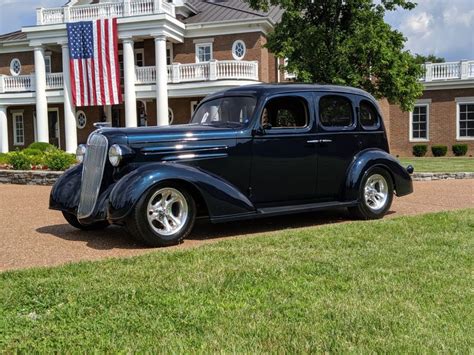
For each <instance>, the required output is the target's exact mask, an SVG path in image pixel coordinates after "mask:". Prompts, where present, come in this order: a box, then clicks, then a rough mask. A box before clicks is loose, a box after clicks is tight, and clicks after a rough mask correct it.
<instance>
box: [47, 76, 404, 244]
mask: <svg viewBox="0 0 474 355" xmlns="http://www.w3.org/2000/svg"><path fill="white" fill-rule="evenodd" d="M77 158H78V160H79V162H81V164H79V165H77V166H75V167H73V168H71V169H69V170H68V171H66V172H65V173H64V174H63V175H62V176H61V177H60V178H59V179H58V181H57V182H56V184H55V185H54V187H53V189H52V192H51V198H50V208H52V209H56V210H60V211H62V213H63V214H64V217H65V218H66V220H67V221H68V222H69V223H70V224H71V225H73V226H74V227H77V228H81V229H85V230H90V229H98V228H105V227H107V226H108V225H109V224H118V225H124V226H126V228H127V229H128V230H129V232H130V233H131V234H132V235H133V236H135V237H136V238H138V239H139V240H141V241H143V242H145V243H147V244H148V245H151V246H166V245H172V244H176V243H179V242H181V241H182V240H183V238H185V237H186V236H187V235H188V234H189V233H190V232H191V231H192V228H193V225H194V222H195V220H196V218H207V219H208V220H210V221H211V222H212V223H217V222H224V221H236V220H243V219H250V218H260V217H267V216H276V215H284V214H289V213H299V212H306V211H317V210H321V209H327V208H332V207H346V208H348V209H349V211H350V212H351V214H352V215H354V216H355V217H357V218H362V219H375V218H381V217H382V216H384V215H385V213H386V212H387V211H388V209H389V208H390V205H391V203H392V199H393V195H394V193H395V194H397V195H398V196H403V195H407V194H409V193H411V192H412V191H413V186H412V181H411V178H410V173H411V172H412V170H413V168H412V167H407V168H403V167H402V166H400V164H399V162H398V161H397V160H396V159H395V158H394V157H393V156H391V155H390V154H389V148H388V143H387V135H386V132H385V129H384V124H383V120H382V115H381V112H380V109H379V107H378V105H377V102H376V100H375V99H374V98H373V97H372V96H371V95H369V94H368V93H367V92H365V91H362V90H359V89H354V88H350V87H340V86H323V85H300V84H291V85H252V86H243V87H239V88H235V89H230V90H227V91H223V92H220V93H217V94H214V95H211V96H208V97H206V98H205V99H204V100H203V101H202V102H201V103H200V104H199V106H198V108H197V109H196V111H195V113H194V115H193V117H192V119H191V122H190V123H189V124H184V125H173V126H166V127H139V128H105V127H103V128H100V129H98V130H96V131H95V132H93V133H92V134H91V135H90V136H89V139H88V141H87V145H81V146H79V147H78V150H77Z"/></svg>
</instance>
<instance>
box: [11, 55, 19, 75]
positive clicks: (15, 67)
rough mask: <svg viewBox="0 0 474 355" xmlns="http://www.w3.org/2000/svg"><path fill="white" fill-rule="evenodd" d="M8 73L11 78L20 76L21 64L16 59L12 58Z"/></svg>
mask: <svg viewBox="0 0 474 355" xmlns="http://www.w3.org/2000/svg"><path fill="white" fill-rule="evenodd" d="M10 73H11V74H12V75H13V76H17V75H20V73H21V62H20V60H19V59H18V58H13V59H12V61H11V62H10Z"/></svg>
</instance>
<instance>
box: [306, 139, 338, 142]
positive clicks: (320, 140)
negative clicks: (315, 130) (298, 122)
mask: <svg viewBox="0 0 474 355" xmlns="http://www.w3.org/2000/svg"><path fill="white" fill-rule="evenodd" d="M306 143H332V139H313V140H310V141H307V142H306Z"/></svg>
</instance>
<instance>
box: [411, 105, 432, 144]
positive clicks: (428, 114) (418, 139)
mask: <svg viewBox="0 0 474 355" xmlns="http://www.w3.org/2000/svg"><path fill="white" fill-rule="evenodd" d="M430 103H431V99H426V100H417V101H416V104H415V107H426V138H414V137H413V111H410V120H409V132H410V133H409V136H408V140H409V141H410V142H413V143H416V142H418V143H423V142H429V141H430Z"/></svg>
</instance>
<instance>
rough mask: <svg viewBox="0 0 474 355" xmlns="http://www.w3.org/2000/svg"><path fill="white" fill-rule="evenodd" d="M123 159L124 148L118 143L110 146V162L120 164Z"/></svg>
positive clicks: (115, 164)
mask: <svg viewBox="0 0 474 355" xmlns="http://www.w3.org/2000/svg"><path fill="white" fill-rule="evenodd" d="M122 159H123V151H122V148H120V146H119V145H118V144H113V145H112V146H111V147H110V148H109V162H110V164H112V166H119V165H120V162H121V161H122Z"/></svg>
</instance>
